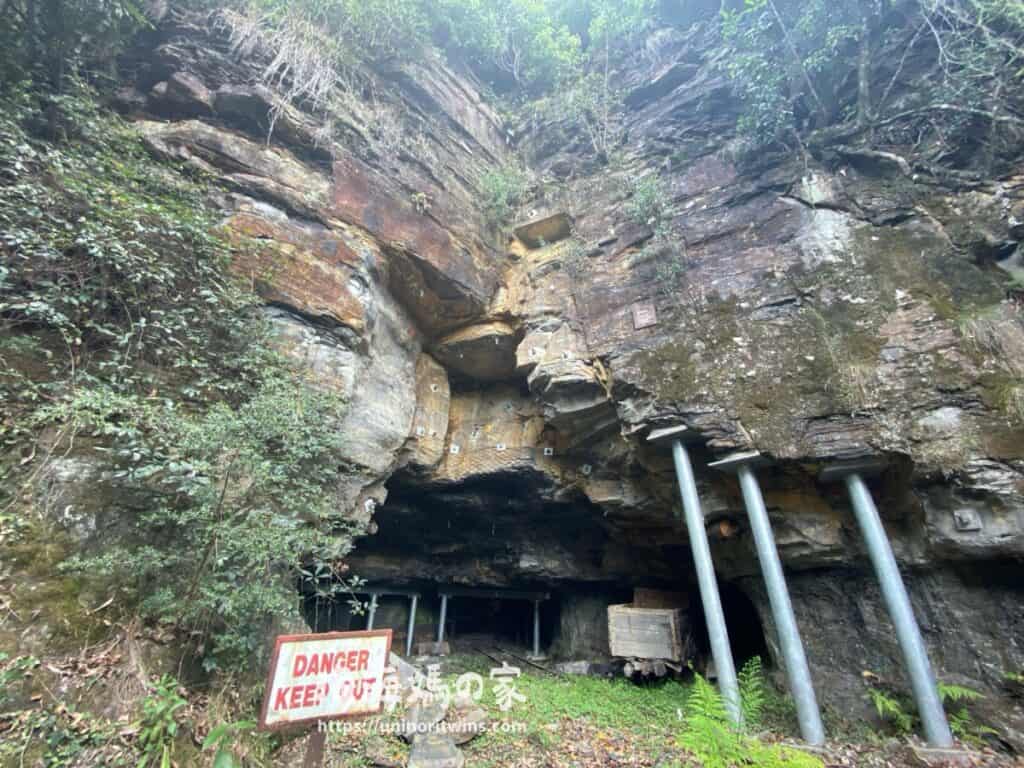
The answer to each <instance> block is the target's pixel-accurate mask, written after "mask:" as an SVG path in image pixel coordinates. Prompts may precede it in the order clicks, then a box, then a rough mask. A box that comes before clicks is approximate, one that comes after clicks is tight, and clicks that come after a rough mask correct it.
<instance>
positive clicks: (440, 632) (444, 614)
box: [437, 595, 448, 643]
mask: <svg viewBox="0 0 1024 768" xmlns="http://www.w3.org/2000/svg"><path fill="white" fill-rule="evenodd" d="M447 618H448V595H441V620H440V621H439V622H438V624H437V642H438V643H443V642H444V622H445V620H446V619H447Z"/></svg>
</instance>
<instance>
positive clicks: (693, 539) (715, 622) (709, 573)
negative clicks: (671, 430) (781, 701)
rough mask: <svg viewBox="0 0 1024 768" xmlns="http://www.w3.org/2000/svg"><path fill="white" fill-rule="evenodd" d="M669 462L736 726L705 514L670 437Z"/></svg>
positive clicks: (731, 669) (736, 696)
mask: <svg viewBox="0 0 1024 768" xmlns="http://www.w3.org/2000/svg"><path fill="white" fill-rule="evenodd" d="M652 437H653V435H652ZM648 439H650V438H648ZM672 460H673V461H674V462H675V467H676V479H677V480H678V481H679V495H680V496H681V497H682V500H683V513H684V514H685V516H686V530H687V533H688V534H689V536H690V549H691V550H692V552H693V564H694V567H695V568H696V569H697V583H698V585H699V586H700V599H701V603H702V604H703V606H704V619H705V621H706V622H707V625H708V637H709V638H710V639H711V655H712V656H713V657H714V659H715V669H716V671H717V672H718V687H719V690H720V691H721V692H722V698H723V699H724V700H725V705H726V708H727V709H728V711H729V716H730V717H731V718H732V720H733V722H735V723H736V724H739V723H740V722H741V721H742V719H743V714H742V710H741V709H740V691H739V686H738V685H737V683H736V667H735V665H734V664H733V660H732V649H731V648H730V646H729V633H728V631H727V630H726V627H725V614H724V613H723V612H722V600H721V598H720V597H719V595H718V580H717V579H716V578H715V566H714V563H712V561H711V549H710V547H709V546H708V534H707V531H706V530H704V512H703V511H702V510H701V508H700V497H699V496H698V495H697V483H696V482H695V481H694V479H693V466H692V465H691V464H690V456H689V453H688V452H687V450H686V446H684V445H683V443H682V441H681V440H680V439H679V438H678V437H673V438H672Z"/></svg>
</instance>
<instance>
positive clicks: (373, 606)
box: [366, 592, 377, 629]
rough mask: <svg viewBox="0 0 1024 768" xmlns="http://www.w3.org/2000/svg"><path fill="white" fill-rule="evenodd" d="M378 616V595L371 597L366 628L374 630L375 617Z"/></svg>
mask: <svg viewBox="0 0 1024 768" xmlns="http://www.w3.org/2000/svg"><path fill="white" fill-rule="evenodd" d="M376 615H377V593H376V592H374V593H373V594H371V595H370V609H369V615H368V616H367V617H366V628H367V629H373V617H374V616H376Z"/></svg>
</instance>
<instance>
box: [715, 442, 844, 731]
mask: <svg viewBox="0 0 1024 768" xmlns="http://www.w3.org/2000/svg"><path fill="white" fill-rule="evenodd" d="M760 463H763V459H762V457H761V454H760V453H758V452H757V451H751V452H748V453H738V454H733V455H731V456H727V457H726V458H724V459H722V460H720V461H716V462H713V463H712V464H710V465H709V466H711V467H714V468H715V469H721V470H724V471H730V472H735V473H736V474H737V476H738V477H739V481H740V490H741V491H742V492H743V502H744V504H745V506H746V508H747V516H748V517H749V519H750V531H751V533H752V534H753V537H754V546H755V548H756V549H757V559H758V560H759V561H760V563H761V573H762V574H763V576H764V583H765V587H766V589H767V592H768V602H769V604H770V605H771V609H772V617H773V618H774V619H775V627H776V630H777V631H778V635H779V647H780V648H781V650H782V657H783V659H784V660H785V663H786V676H787V677H788V679H789V688H790V692H791V693H792V694H793V701H794V702H795V703H796V713H797V720H798V721H799V722H800V733H801V735H802V736H803V738H804V741H806V742H807V743H808V744H811V745H814V746H818V745H821V744H824V743H825V727H824V726H823V725H822V723H821V712H820V710H819V709H818V699H817V697H816V696H815V694H814V684H813V683H812V682H811V671H810V669H809V668H808V667H807V657H806V655H805V654H804V645H803V642H802V641H801V640H800V630H799V629H798V627H797V624H796V617H795V616H794V615H793V605H792V603H791V602H790V599H789V590H787V589H786V578H785V576H784V575H783V572H782V562H781V561H780V560H779V552H778V550H777V549H776V547H775V536H774V535H773V534H772V526H771V521H769V519H768V510H767V509H765V506H764V497H763V496H762V495H761V488H760V486H759V485H758V483H757V477H756V476H755V475H754V471H753V467H755V466H757V465H758V464H760Z"/></svg>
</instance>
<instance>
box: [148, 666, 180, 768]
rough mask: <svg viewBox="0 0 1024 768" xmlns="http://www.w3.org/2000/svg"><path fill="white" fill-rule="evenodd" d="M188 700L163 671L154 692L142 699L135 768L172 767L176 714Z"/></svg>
mask: <svg viewBox="0 0 1024 768" xmlns="http://www.w3.org/2000/svg"><path fill="white" fill-rule="evenodd" d="M187 703H188V702H186V701H185V699H183V698H182V697H181V696H180V695H179V694H178V681H177V680H175V679H174V678H173V677H170V676H169V675H164V676H163V677H161V678H160V679H159V680H158V681H157V682H156V683H154V685H153V693H152V694H150V695H149V696H147V697H146V698H145V699H144V700H143V702H142V717H141V719H140V720H139V723H138V728H139V750H140V751H141V752H142V758H141V759H140V760H139V763H138V766H137V767H136V768H171V765H172V759H171V758H172V756H173V754H174V737H175V736H177V735H178V721H177V719H176V715H177V712H178V710H179V709H181V708H182V707H184V706H185V705H186V704H187Z"/></svg>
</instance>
